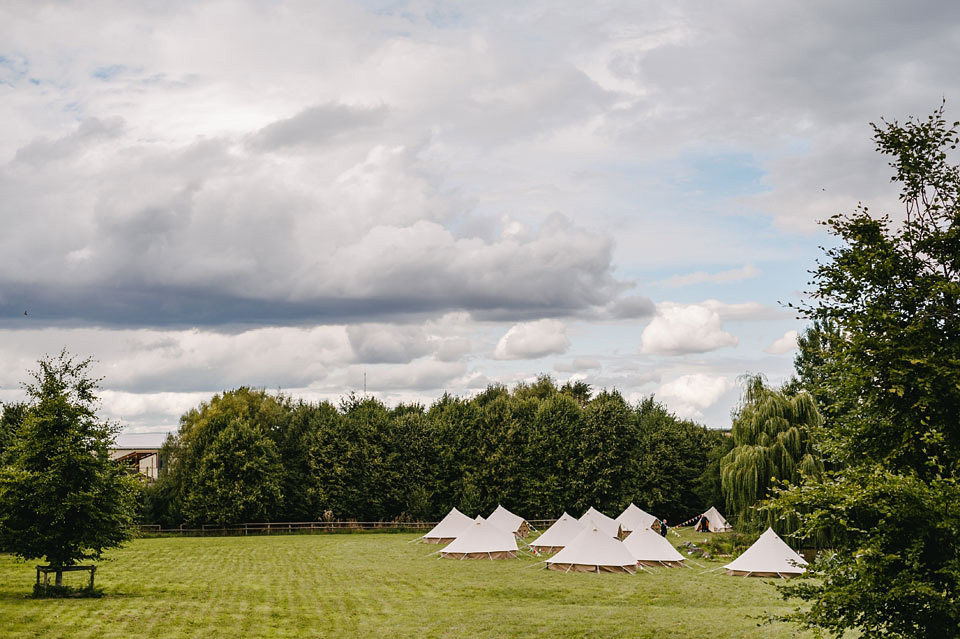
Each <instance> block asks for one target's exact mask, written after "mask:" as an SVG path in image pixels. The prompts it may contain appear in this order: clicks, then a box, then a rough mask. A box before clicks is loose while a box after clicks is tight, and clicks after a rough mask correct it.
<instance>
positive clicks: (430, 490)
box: [141, 376, 732, 526]
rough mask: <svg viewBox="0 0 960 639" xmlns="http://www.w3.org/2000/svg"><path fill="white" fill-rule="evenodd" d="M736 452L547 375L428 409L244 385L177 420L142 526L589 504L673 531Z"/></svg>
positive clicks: (647, 403)
mask: <svg viewBox="0 0 960 639" xmlns="http://www.w3.org/2000/svg"><path fill="white" fill-rule="evenodd" d="M731 446H732V442H731V441H730V438H729V437H726V436H724V434H722V433H720V432H717V431H712V430H709V429H707V428H705V427H703V426H701V425H698V424H696V423H694V422H691V421H688V420H683V419H678V418H677V417H675V416H674V415H673V414H672V413H670V412H669V411H668V410H667V409H666V408H665V407H664V406H663V405H661V404H660V403H658V402H657V401H655V399H654V398H653V397H649V398H646V399H644V400H643V401H641V402H639V403H638V404H636V405H631V404H630V403H628V402H627V401H626V400H625V399H624V398H623V396H622V395H621V394H620V393H618V392H617V391H606V390H604V391H601V392H599V393H597V394H596V395H595V396H593V395H592V393H591V391H590V388H589V386H588V385H587V384H584V383H582V382H579V383H574V384H566V385H564V386H562V387H559V388H558V387H557V385H556V384H555V383H554V382H553V380H552V379H550V378H549V377H547V376H541V377H540V378H538V380H537V381H536V382H535V383H532V384H520V385H518V386H517V387H516V388H514V389H513V390H508V389H507V388H506V387H504V386H502V385H491V386H489V387H488V388H487V389H486V390H484V391H483V392H481V393H479V394H478V395H476V396H474V397H471V398H460V397H454V396H452V395H444V396H442V397H441V398H439V399H438V400H436V401H435V402H434V403H433V404H432V405H430V406H429V407H424V406H423V405H421V404H400V405H398V406H395V407H392V408H391V407H388V406H386V405H385V404H384V403H383V402H381V401H380V400H378V399H376V398H372V397H358V396H356V395H350V396H348V397H346V398H344V399H343V400H341V401H340V403H339V405H334V404H332V403H330V402H327V401H324V402H319V403H310V402H305V401H295V400H294V399H292V398H290V397H287V396H284V395H283V394H280V393H276V394H274V393H268V392H266V391H264V390H261V389H253V388H246V387H241V388H237V389H234V390H231V391H227V392H223V393H219V394H217V395H214V396H213V397H212V398H211V399H210V400H209V401H206V402H203V403H201V404H200V406H198V407H197V408H194V409H192V410H190V411H188V412H187V413H185V414H184V415H183V416H182V417H181V419H180V425H179V429H178V431H177V433H175V434H172V435H171V436H169V437H168V439H167V441H166V442H165V443H164V445H163V447H162V449H161V459H162V460H163V466H164V468H163V470H162V471H161V473H160V476H159V479H158V480H157V482H156V483H155V484H153V485H150V486H146V487H145V489H144V498H143V508H142V512H141V519H142V521H143V522H145V523H159V524H162V525H167V526H172V525H179V524H185V525H196V524H223V525H227V524H232V523H240V522H252V521H314V520H318V519H323V518H328V519H329V518H335V519H354V520H360V521H388V520H405V519H410V520H427V521H431V520H437V519H439V518H441V517H442V516H443V515H445V514H446V513H447V512H448V511H449V510H450V508H452V507H457V508H459V509H460V510H462V511H463V512H467V513H482V514H486V513H489V512H490V511H492V510H493V509H494V508H495V507H496V506H497V504H503V505H504V507H506V508H508V509H510V510H512V511H514V512H516V513H518V514H522V515H523V516H524V517H527V518H530V519H537V518H551V517H556V516H558V515H559V514H560V513H561V512H563V511H564V510H569V511H571V512H575V513H576V512H580V511H583V510H586V509H587V508H588V507H590V506H594V507H596V508H599V509H600V510H602V511H605V512H609V513H613V514H615V513H618V512H620V510H622V509H623V508H624V507H626V505H627V504H629V503H630V502H631V501H632V502H634V503H637V504H638V505H640V506H641V507H643V508H646V509H649V510H650V511H651V512H653V513H655V514H657V515H658V516H660V517H667V518H668V519H671V520H676V519H679V518H681V517H682V518H687V517H690V516H692V515H695V514H697V513H699V512H702V511H703V510H704V509H705V508H706V507H708V506H709V505H710V504H713V503H720V502H719V500H720V499H721V497H720V493H719V488H720V480H719V476H720V475H719V460H720V458H721V457H722V456H723V454H725V453H726V452H727V451H728V450H729V449H730V447H731Z"/></svg>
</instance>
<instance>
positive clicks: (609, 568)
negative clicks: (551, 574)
mask: <svg viewBox="0 0 960 639" xmlns="http://www.w3.org/2000/svg"><path fill="white" fill-rule="evenodd" d="M583 523H584V524H585V526H586V527H585V528H584V529H583V530H582V531H581V532H580V534H579V535H577V536H576V537H575V538H574V539H573V540H572V541H571V542H570V543H569V544H567V546H565V547H564V549H563V550H561V551H560V552H558V553H557V554H556V555H554V556H553V557H551V558H550V559H547V567H548V568H549V569H550V570H559V571H561V572H596V573H601V572H625V573H629V574H631V575H632V574H634V573H636V572H637V560H636V559H634V558H633V555H631V554H630V551H629V550H627V547H626V546H624V545H623V542H622V541H620V540H619V539H616V538H614V537H611V536H610V535H609V534H608V532H607V531H604V530H602V529H601V528H600V527H599V526H597V524H596V522H595V521H593V520H592V519H587V521H586V522H583Z"/></svg>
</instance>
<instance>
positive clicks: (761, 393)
mask: <svg viewBox="0 0 960 639" xmlns="http://www.w3.org/2000/svg"><path fill="white" fill-rule="evenodd" d="M745 382H746V383H745V385H744V391H743V397H742V399H741V402H740V406H739V407H738V409H737V411H736V413H734V417H733V441H734V446H735V447H734V449H733V450H731V451H730V452H729V453H727V455H726V456H725V457H724V458H723V459H722V460H721V462H720V481H721V488H722V490H723V495H724V499H725V500H726V506H727V510H728V514H732V515H734V516H735V517H736V521H737V523H738V525H739V526H740V527H746V528H751V527H759V526H773V527H774V528H775V529H777V530H778V532H782V533H785V532H792V531H793V530H794V529H795V528H796V525H797V523H796V522H794V521H790V520H778V519H777V517H776V515H775V514H774V513H773V512H771V511H767V512H764V513H760V512H758V511H757V510H755V509H754V508H753V507H754V505H756V504H757V502H758V501H760V500H763V499H765V498H767V497H768V496H770V491H771V488H772V487H774V486H775V485H779V484H780V482H781V481H787V482H790V483H791V484H796V483H798V482H799V480H800V477H801V476H814V477H818V476H821V475H822V474H823V462H822V461H821V459H820V458H819V456H818V455H817V454H816V452H815V451H814V450H813V447H812V446H811V441H810V436H811V431H812V430H813V429H815V428H817V427H818V426H820V424H821V421H822V419H821V417H820V413H819V411H817V405H816V402H815V401H814V399H813V397H812V396H811V395H810V394H809V393H807V392H805V391H801V392H799V393H796V394H790V393H787V392H785V391H783V390H778V389H773V388H770V387H768V386H767V385H766V384H764V383H763V378H762V377H760V376H759V375H756V376H751V377H748V378H747V379H746V380H745Z"/></svg>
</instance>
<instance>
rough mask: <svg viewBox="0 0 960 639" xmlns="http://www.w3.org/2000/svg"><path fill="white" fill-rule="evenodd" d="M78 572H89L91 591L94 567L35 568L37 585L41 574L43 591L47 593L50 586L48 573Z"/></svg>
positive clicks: (95, 568) (91, 588) (95, 569)
mask: <svg viewBox="0 0 960 639" xmlns="http://www.w3.org/2000/svg"><path fill="white" fill-rule="evenodd" d="M78 570H89V571H90V590H93V574H94V573H95V572H96V571H97V567H96V566H37V585H38V586H39V585H40V575H41V574H43V591H44V592H46V591H47V586H49V585H50V573H51V572H52V573H55V574H58V575H59V574H62V573H65V572H76V571H78Z"/></svg>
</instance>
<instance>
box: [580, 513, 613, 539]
mask: <svg viewBox="0 0 960 639" xmlns="http://www.w3.org/2000/svg"><path fill="white" fill-rule="evenodd" d="M587 520H593V523H594V524H595V525H596V526H597V527H598V528H599V529H600V530H602V531H603V532H605V533H606V534H608V535H610V536H611V537H619V536H620V524H619V523H618V522H617V520H616V519H614V518H613V517H608V516H606V515H604V514H603V513H602V512H600V511H599V510H597V509H596V508H594V507H593V506H590V508H588V509H587V512H585V513H583V515H581V516H580V523H581V524H586V523H587Z"/></svg>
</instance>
